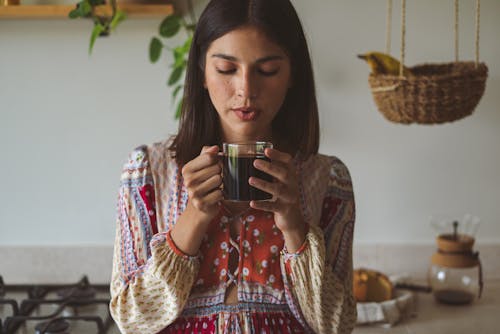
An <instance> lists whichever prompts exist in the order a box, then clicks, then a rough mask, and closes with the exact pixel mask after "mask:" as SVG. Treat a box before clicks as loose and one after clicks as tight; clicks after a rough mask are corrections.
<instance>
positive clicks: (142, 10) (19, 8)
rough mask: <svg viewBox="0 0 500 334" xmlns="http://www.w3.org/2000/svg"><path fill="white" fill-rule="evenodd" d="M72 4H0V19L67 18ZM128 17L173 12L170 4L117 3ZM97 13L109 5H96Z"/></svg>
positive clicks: (156, 15)
mask: <svg viewBox="0 0 500 334" xmlns="http://www.w3.org/2000/svg"><path fill="white" fill-rule="evenodd" d="M75 6H76V3H75V4H74V5H12V6H0V19H57V18H59V19H69V18H68V14H69V12H70V11H71V10H73V9H74V8H75ZM118 8H120V9H121V10H123V11H124V12H125V13H126V14H127V16H128V17H163V16H168V15H171V14H173V13H174V7H173V5H171V4H166V5H152V4H151V5H147V4H132V3H125V4H118ZM97 11H98V13H99V14H101V15H103V14H111V12H112V11H111V6H109V5H106V6H99V7H97Z"/></svg>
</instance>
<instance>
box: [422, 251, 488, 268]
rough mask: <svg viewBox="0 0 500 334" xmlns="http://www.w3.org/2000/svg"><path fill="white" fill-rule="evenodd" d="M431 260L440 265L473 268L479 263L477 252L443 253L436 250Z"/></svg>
mask: <svg viewBox="0 0 500 334" xmlns="http://www.w3.org/2000/svg"><path fill="white" fill-rule="evenodd" d="M431 262H432V263H433V264H436V265H438V266H442V267H448V268H471V267H476V266H478V265H479V257H478V256H477V253H472V252H468V253H443V252H440V251H438V252H436V253H434V254H433V255H432V258H431Z"/></svg>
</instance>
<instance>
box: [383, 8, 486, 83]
mask: <svg viewBox="0 0 500 334" xmlns="http://www.w3.org/2000/svg"><path fill="white" fill-rule="evenodd" d="M454 9H455V24H454V32H455V62H458V60H459V57H458V49H459V48H458V46H459V38H458V31H459V30H458V18H459V3H458V0H454ZM480 9H481V0H476V9H475V11H476V17H475V18H476V20H475V31H476V34H475V45H474V46H475V51H476V52H475V56H476V68H477V66H478V65H479V27H480V12H481V10H480ZM391 23H392V0H387V16H386V33H385V51H386V53H387V54H390V53H391V29H392V28H391ZM405 42H406V0H401V48H400V59H401V62H400V64H399V76H400V77H401V78H403V77H404V75H403V68H404V63H405V49H406V45H405Z"/></svg>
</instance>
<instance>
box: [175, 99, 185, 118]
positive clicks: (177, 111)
mask: <svg viewBox="0 0 500 334" xmlns="http://www.w3.org/2000/svg"><path fill="white" fill-rule="evenodd" d="M182 101H183V99H181V100H180V101H179V103H178V104H177V109H176V111H175V119H179V118H180V117H181V112H182Z"/></svg>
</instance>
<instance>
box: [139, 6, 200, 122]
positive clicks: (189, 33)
mask: <svg viewBox="0 0 500 334" xmlns="http://www.w3.org/2000/svg"><path fill="white" fill-rule="evenodd" d="M187 4H188V11H189V14H190V21H191V22H187V21H186V20H185V18H184V17H183V16H181V15H177V14H174V15H170V16H167V17H166V18H165V19H164V20H163V21H162V22H161V24H160V26H159V29H158V33H159V35H160V37H163V38H164V39H170V38H172V37H174V36H176V35H177V34H178V33H179V32H180V31H181V30H183V31H184V32H185V34H186V39H185V40H184V41H183V42H182V43H181V44H180V45H178V46H176V47H170V46H168V45H167V43H166V42H165V43H164V42H162V40H161V39H160V38H159V37H157V36H155V37H152V38H151V42H150V43H149V59H150V61H151V63H156V62H157V61H158V59H160V56H161V54H162V50H163V49H166V50H168V51H170V52H171V54H172V59H173V62H172V64H171V65H170V68H171V71H170V74H169V76H168V81H167V85H168V86H169V87H171V88H172V102H173V103H174V104H175V103H176V101H177V107H176V111H175V115H174V117H175V119H178V118H179V117H180V113H181V108H182V96H183V91H184V84H183V83H182V80H181V79H182V78H183V76H184V74H185V71H186V67H187V58H188V55H189V49H190V48H191V43H192V41H193V33H194V30H195V28H196V16H195V15H194V9H193V3H192V0H188V1H187Z"/></svg>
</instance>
